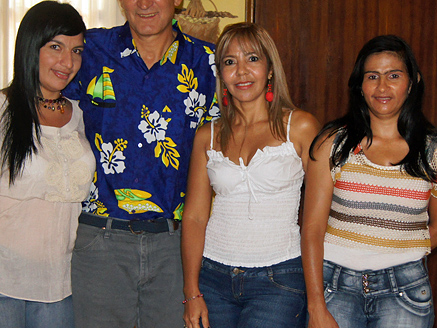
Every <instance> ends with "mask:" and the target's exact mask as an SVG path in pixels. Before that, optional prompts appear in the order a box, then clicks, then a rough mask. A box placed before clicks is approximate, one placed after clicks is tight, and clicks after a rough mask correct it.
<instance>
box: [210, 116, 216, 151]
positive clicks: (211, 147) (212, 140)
mask: <svg viewBox="0 0 437 328" xmlns="http://www.w3.org/2000/svg"><path fill="white" fill-rule="evenodd" d="M214 124H215V119H214V120H212V121H211V142H210V145H209V149H211V150H213V149H214V148H213V147H214Z"/></svg>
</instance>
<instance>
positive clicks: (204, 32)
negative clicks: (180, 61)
mask: <svg viewBox="0 0 437 328" xmlns="http://www.w3.org/2000/svg"><path fill="white" fill-rule="evenodd" d="M253 1H254V0H184V1H183V2H182V4H181V6H180V7H179V8H178V9H177V11H176V19H177V20H178V21H179V23H180V25H181V27H182V31H183V32H184V33H186V34H189V35H192V36H194V37H196V38H199V39H201V40H205V41H208V42H212V43H215V42H216V41H217V38H218V36H219V35H220V32H221V31H222V29H223V27H225V26H226V25H228V24H233V23H238V22H244V21H248V22H251V21H253Z"/></svg>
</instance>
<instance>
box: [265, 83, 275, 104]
mask: <svg viewBox="0 0 437 328" xmlns="http://www.w3.org/2000/svg"><path fill="white" fill-rule="evenodd" d="M266 100H267V101H268V102H272V101H273V91H272V83H271V81H270V79H269V83H268V88H267V92H266Z"/></svg>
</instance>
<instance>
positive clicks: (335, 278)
mask: <svg viewBox="0 0 437 328" xmlns="http://www.w3.org/2000/svg"><path fill="white" fill-rule="evenodd" d="M341 268H342V267H341V266H339V265H337V264H334V273H333V275H332V289H334V290H337V289H338V279H339V277H340V273H341Z"/></svg>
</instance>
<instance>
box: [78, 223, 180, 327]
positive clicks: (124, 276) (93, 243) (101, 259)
mask: <svg viewBox="0 0 437 328" xmlns="http://www.w3.org/2000/svg"><path fill="white" fill-rule="evenodd" d="M72 288H73V305H74V312H75V321H76V327H77V328H133V327H134V326H136V327H137V328H144V327H153V328H170V327H175V328H176V327H182V326H183V325H184V322H183V319H182V315H183V305H182V300H183V299H184V296H183V293H182V262H181V254H180V229H179V230H177V231H175V232H171V233H169V232H162V233H141V234H138V235H135V234H133V233H131V232H130V231H124V230H117V229H110V228H109V229H108V228H106V229H101V228H97V227H93V226H90V225H86V224H82V223H80V224H79V228H78V231H77V239H76V245H75V248H74V251H73V259H72Z"/></svg>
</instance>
